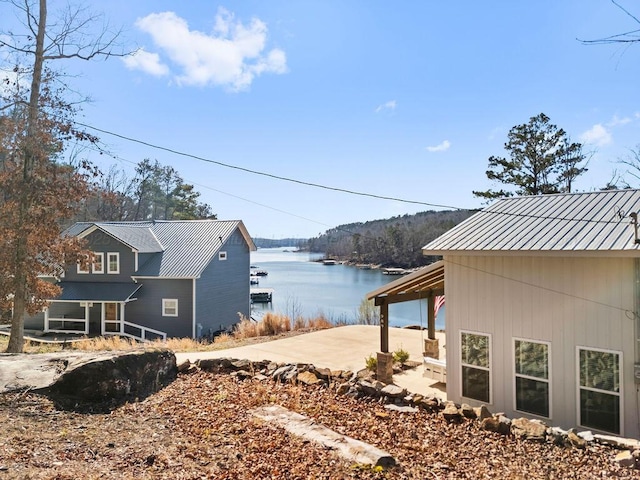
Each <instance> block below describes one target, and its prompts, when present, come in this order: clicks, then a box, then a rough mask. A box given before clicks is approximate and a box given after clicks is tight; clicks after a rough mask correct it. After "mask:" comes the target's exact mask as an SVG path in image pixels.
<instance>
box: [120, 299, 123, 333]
mask: <svg viewBox="0 0 640 480" xmlns="http://www.w3.org/2000/svg"><path fill="white" fill-rule="evenodd" d="M120 333H124V302H122V303H121V304H120Z"/></svg>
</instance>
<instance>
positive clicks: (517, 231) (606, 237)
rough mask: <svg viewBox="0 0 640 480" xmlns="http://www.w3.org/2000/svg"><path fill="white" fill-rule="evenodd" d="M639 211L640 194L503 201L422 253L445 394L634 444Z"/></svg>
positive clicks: (638, 433)
mask: <svg viewBox="0 0 640 480" xmlns="http://www.w3.org/2000/svg"><path fill="white" fill-rule="evenodd" d="M639 211H640V190H616V191H602V192H590V193H577V194H558V195H541V196H528V197H513V198H505V199H501V200H498V201H495V202H494V203H493V204H492V205H490V206H489V207H487V208H485V209H484V210H482V211H480V212H479V213H477V214H475V215H473V216H472V217H470V218H469V219H467V220H466V221H464V222H462V223H461V224H459V225H457V226H456V227H454V228H453V229H451V230H450V231H448V232H446V233H445V234H443V235H442V236H440V237H439V238H437V239H435V240H434V241H432V242H431V243H429V244H428V245H426V246H425V247H424V248H423V253H424V254H425V255H441V256H442V257H443V261H444V271H445V275H444V278H445V286H444V289H445V296H446V302H447V318H446V351H447V353H446V361H447V376H448V379H447V397H448V398H449V399H450V400H453V401H456V402H465V403H469V404H471V405H472V406H479V405H481V404H485V405H488V406H490V409H491V410H492V411H496V412H497V411H500V412H505V413H506V414H507V416H511V417H519V416H525V417H530V418H539V419H541V420H543V421H545V422H546V423H547V424H550V425H557V426H560V427H562V428H572V427H576V426H577V427H578V428H579V429H582V430H592V431H595V432H605V433H612V434H616V435H621V436H626V437H633V438H640V427H639V424H640V411H639V408H640V407H639V405H640V393H639V389H638V386H639V383H638V382H640V315H639V312H640V240H639V239H638V229H637V225H636V224H635V222H636V213H638V212H639Z"/></svg>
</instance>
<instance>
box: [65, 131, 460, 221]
mask: <svg viewBox="0 0 640 480" xmlns="http://www.w3.org/2000/svg"><path fill="white" fill-rule="evenodd" d="M75 123H76V125H80V126H82V127H86V128H90V129H91V130H95V131H97V132H100V133H105V134H107V135H111V136H113V137H117V138H121V139H123V140H127V141H128V142H133V143H139V144H140V145H144V146H146V147H150V148H154V149H156V150H162V151H165V152H169V153H173V154H174V155H180V156H182V157H187V158H193V159H195V160H199V161H201V162H207V163H212V164H214V165H219V166H221V167H227V168H231V169H234V170H240V171H243V172H247V173H252V174H254V175H262V176H263V177H269V178H274V179H276V180H283V181H285V182H291V183H297V184H299V185H306V186H308V187H315V188H322V189H325V190H332V191H334V192H343V193H348V194H350V195H359V196H362V197H371V198H378V199H381V200H393V201H395V202H402V203H412V204H415V205H425V206H427V207H436V208H448V209H451V210H464V209H463V208H458V207H452V206H450V205H440V204H437V203H427V202H419V201H417V200H406V199H403V198H396V197H388V196H385V195H377V194H375V193H366V192H358V191H355V190H349V189H346V188H339V187H331V186H328V185H321V184H319V183H312V182H305V181H303V180H297V179H295V178H289V177H283V176H280V175H274V174H272V173H267V172H261V171H259V170H252V169H250V168H245V167H239V166H237V165H230V164H228V163H224V162H218V161H216V160H211V159H210V158H205V157H200V156H198V155H193V154H191V153H186V152H181V151H179V150H174V149H172V148H168V147H163V146H160V145H155V144H153V143H149V142H145V141H144V140H138V139H136V138H132V137H127V136H126V135H121V134H119V133H115V132H110V131H108V130H103V129H101V128H98V127H94V126H92V125H87V124H85V123H80V122H75Z"/></svg>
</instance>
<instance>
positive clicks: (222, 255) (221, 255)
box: [218, 252, 227, 260]
mask: <svg viewBox="0 0 640 480" xmlns="http://www.w3.org/2000/svg"><path fill="white" fill-rule="evenodd" d="M226 259H227V252H219V253H218V260H226Z"/></svg>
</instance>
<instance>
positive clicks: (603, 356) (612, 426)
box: [577, 347, 622, 434]
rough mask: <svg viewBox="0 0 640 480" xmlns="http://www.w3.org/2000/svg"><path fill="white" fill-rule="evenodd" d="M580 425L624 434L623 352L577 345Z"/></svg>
mask: <svg viewBox="0 0 640 480" xmlns="http://www.w3.org/2000/svg"><path fill="white" fill-rule="evenodd" d="M577 350H578V352H577V355H578V362H577V363H578V393H579V395H578V398H579V402H580V404H579V410H578V424H579V425H580V426H581V427H587V428H593V429H595V430H602V431H605V432H611V433H615V434H620V433H621V423H622V415H621V402H622V395H621V392H620V389H621V384H620V378H621V377H622V375H621V372H620V368H621V364H622V352H614V351H610V350H600V349H595V348H584V347H578V349H577Z"/></svg>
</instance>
